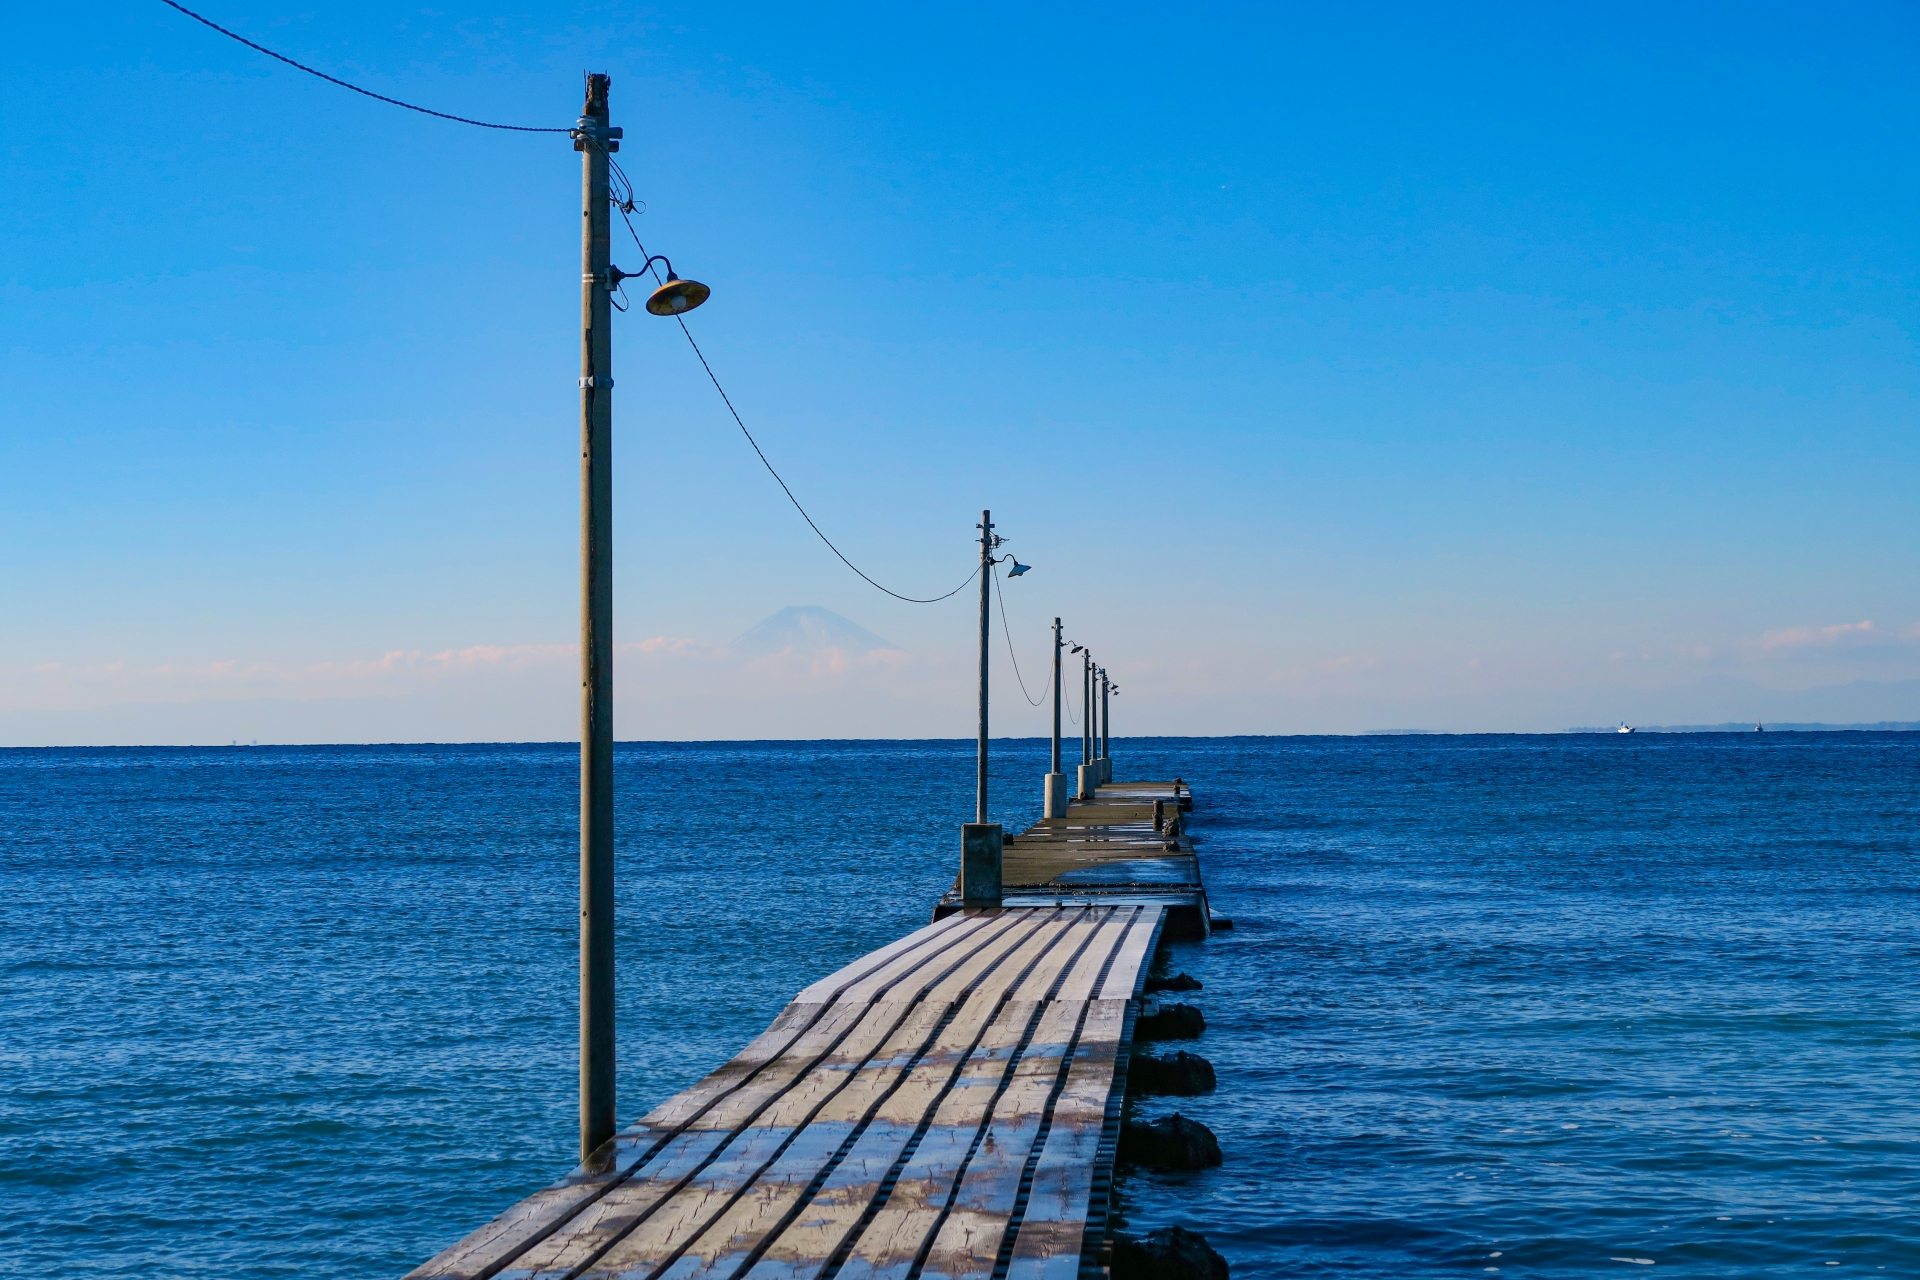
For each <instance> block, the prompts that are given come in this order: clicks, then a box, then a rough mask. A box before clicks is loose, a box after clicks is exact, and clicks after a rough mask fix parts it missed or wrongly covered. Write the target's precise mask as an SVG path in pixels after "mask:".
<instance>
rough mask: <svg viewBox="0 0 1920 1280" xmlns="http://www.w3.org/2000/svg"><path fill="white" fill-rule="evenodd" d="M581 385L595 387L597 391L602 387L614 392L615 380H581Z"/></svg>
mask: <svg viewBox="0 0 1920 1280" xmlns="http://www.w3.org/2000/svg"><path fill="white" fill-rule="evenodd" d="M580 385H581V386H583V387H593V388H595V389H596V390H597V389H599V388H601V387H605V388H606V389H607V390H609V391H611V390H613V379H612V378H582V379H580Z"/></svg>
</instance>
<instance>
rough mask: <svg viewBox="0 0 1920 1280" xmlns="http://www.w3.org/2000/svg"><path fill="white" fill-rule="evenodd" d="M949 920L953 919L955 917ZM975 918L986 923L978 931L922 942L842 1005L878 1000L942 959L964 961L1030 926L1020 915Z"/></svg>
mask: <svg viewBox="0 0 1920 1280" xmlns="http://www.w3.org/2000/svg"><path fill="white" fill-rule="evenodd" d="M947 918H948V919H949V920H951V919H953V917H952V916H949V917H947ZM961 918H962V919H966V918H968V917H964V916H963V917H961ZM972 918H973V919H976V920H984V923H983V924H981V925H980V927H978V928H977V929H973V930H969V931H967V932H965V933H962V934H959V935H941V936H939V937H936V938H934V939H932V940H931V941H928V942H925V943H922V944H921V945H920V946H919V947H916V948H914V949H913V950H912V951H907V952H903V953H901V954H900V955H899V956H897V957H895V959H894V960H893V962H892V963H891V964H887V965H883V966H881V967H880V968H879V969H876V970H874V972H873V973H871V974H869V975H868V976H866V977H865V978H862V979H861V980H860V981H858V982H856V983H854V984H853V985H852V986H850V987H848V988H847V989H846V990H845V991H842V992H841V993H840V994H839V996H837V997H836V999H837V1000H838V1001H839V1002H840V1003H842V1004H856V1003H859V1002H861V1001H866V1000H875V999H878V998H879V997H880V996H881V995H882V994H883V993H885V992H886V991H887V990H888V988H889V987H891V986H892V985H893V984H894V983H896V982H898V981H900V980H901V979H902V978H904V977H906V976H907V975H909V974H912V973H915V972H918V971H919V970H920V969H922V968H923V967H926V966H929V965H933V964H936V963H938V962H939V961H940V960H941V958H942V957H945V958H946V959H947V960H948V961H949V962H952V961H964V960H965V959H967V958H968V957H971V956H974V955H977V954H979V953H980V952H981V951H982V950H986V949H991V948H993V947H994V946H995V945H996V944H997V943H999V942H1000V941H1002V940H1003V939H1004V938H1005V937H1006V934H1007V932H1008V930H1011V929H1018V928H1020V927H1022V926H1023V925H1024V924H1027V923H1029V922H1028V921H1027V920H1026V918H1025V916H1024V915H1023V913H1020V912H1002V913H1001V914H999V915H997V916H986V917H981V916H975V917H972Z"/></svg>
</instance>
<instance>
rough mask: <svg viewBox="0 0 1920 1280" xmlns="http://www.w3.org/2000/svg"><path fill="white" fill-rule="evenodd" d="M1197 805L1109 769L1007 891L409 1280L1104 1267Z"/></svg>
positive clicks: (1065, 1276) (1044, 1271)
mask: <svg viewBox="0 0 1920 1280" xmlns="http://www.w3.org/2000/svg"><path fill="white" fill-rule="evenodd" d="M1156 800H1158V801H1159V802H1160V807H1161V822H1162V828H1163V829H1162V830H1161V831H1160V832H1157V833H1156V832H1155V831H1154V830H1153V825H1152V824H1153V811H1154V801H1156ZM1183 803H1184V804H1187V805H1190V803H1191V801H1190V799H1188V798H1187V793H1186V792H1185V790H1184V788H1181V789H1176V788H1175V786H1174V784H1171V783H1132V784H1126V783H1123V784H1117V785H1110V786H1106V787H1102V788H1100V793H1099V795H1098V796H1096V797H1094V798H1093V799H1092V800H1091V801H1090V802H1089V803H1088V804H1086V805H1084V806H1077V807H1076V811H1072V812H1070V814H1069V817H1068V818H1066V819H1063V820H1057V821H1056V822H1054V823H1052V824H1047V823H1043V824H1040V826H1037V827H1036V828H1034V829H1033V830H1030V831H1029V832H1027V833H1026V834H1025V835H1023V836H1019V837H1015V838H1014V839H1012V840H1009V841H1007V842H1006V853H1005V865H1006V868H1007V884H1008V891H1007V894H1006V897H1005V899H1004V903H1003V905H1002V906H1001V907H998V908H987V909H968V910H964V911H963V910H960V909H959V907H958V905H957V902H953V903H950V902H946V901H943V902H942V903H941V904H940V906H939V908H937V914H936V919H935V920H934V922H933V923H932V924H929V925H928V926H926V927H925V928H923V929H920V930H918V931H917V932H915V933H912V934H909V935H908V936H907V937H905V938H902V939H900V940H899V941H897V942H894V943H892V944H891V945H889V946H886V947H883V948H881V949H880V950H878V951H875V952H873V953H871V954H870V955H867V956H863V957H862V958H860V959H859V960H856V961H854V962H853V963H852V964H850V965H848V966H847V967H845V968H844V969H841V970H840V971H839V972H837V973H835V974H832V975H830V976H829V977H826V978H822V979H821V980H820V981H818V982H816V983H814V984H813V985H812V986H810V987H808V988H807V989H806V990H804V991H802V992H800V994H799V995H797V996H796V997H794V1000H793V1002H792V1003H791V1004H789V1005H788V1006H787V1008H786V1009H785V1010H784V1011H783V1012H782V1013H781V1014H780V1016H779V1017H778V1018H776V1019H775V1020H774V1022H773V1025H772V1026H771V1027H769V1028H768V1029H767V1030H766V1031H765V1032H764V1033H763V1034H762V1035H760V1036H759V1038H757V1039H756V1040H754V1041H753V1042H752V1043H751V1044H749V1045H748V1046H747V1047H746V1048H745V1049H744V1050H742V1051H741V1052H740V1054H739V1056H737V1057H736V1058H734V1059H733V1060H732V1061H731V1062H729V1063H727V1064H726V1065H725V1066H723V1067H721V1068H720V1069H719V1070H717V1071H715V1072H714V1073H713V1074H711V1075H709V1076H708V1077H707V1078H706V1079H705V1080H702V1081H701V1082H700V1083H699V1084H697V1085H695V1086H694V1087H693V1088H691V1089H689V1090H687V1091H686V1092H684V1093H682V1094H680V1095H678V1096H677V1097H674V1098H671V1099H669V1100H668V1101H666V1102H665V1103H663V1104H661V1105H660V1106H659V1107H656V1108H655V1109H654V1110H653V1111H652V1112H650V1113H648V1115H647V1116H645V1117H644V1118H643V1119H642V1120H640V1121H639V1123H637V1124H635V1125H633V1126H631V1127H630V1128H628V1129H625V1130H623V1131H621V1132H620V1133H619V1134H617V1135H616V1136H615V1137H614V1138H613V1139H612V1140H611V1141H610V1142H608V1143H607V1144H606V1145H605V1146H603V1147H602V1148H600V1150H599V1151H597V1152H595V1153H594V1156H593V1157H592V1158H591V1159H589V1160H587V1161H586V1162H584V1163H583V1164H581V1165H580V1166H579V1167H578V1168H576V1169H575V1170H574V1171H573V1172H572V1173H571V1174H569V1175H568V1176H566V1177H565V1178H562V1179H561V1180H560V1181H559V1182H556V1183H554V1184H553V1185H551V1186H549V1187H547V1188H546V1189H544V1190H542V1191H540V1192H537V1193H536V1194H534V1195H533V1196H531V1197H529V1198H528V1199H526V1200H524V1201H522V1202H521V1203H519V1204H517V1205H515V1206H513V1207H512V1208H510V1209H508V1210H507V1211H506V1212H505V1213H503V1214H501V1215H500V1216H499V1217H497V1218H496V1219H494V1220H493V1221H492V1222H490V1223H488V1224H487V1225H486V1226H484V1227H482V1228H481V1229H480V1230H478V1231H475V1232H474V1233H473V1234H472V1235H469V1236H468V1237H466V1238H465V1239H463V1240H461V1241H459V1242H458V1243H457V1244H454V1245H453V1246H452V1247H450V1248H448V1249H446V1250H445V1251H444V1252H442V1253H441V1254H439V1255H438V1256H437V1257H435V1258H433V1259H432V1260H431V1261H429V1262H427V1263H425V1264H423V1265H422V1266H420V1267H418V1268H416V1269H415V1270H414V1271H412V1272H410V1273H408V1280H456V1278H459V1280H490V1278H493V1277H501V1278H504V1280H563V1278H564V1280H576V1278H579V1277H623V1278H624V1280H815V1278H818V1280H948V1278H953V1280H958V1278H960V1277H968V1278H977V1280H1001V1278H1002V1277H1005V1278H1007V1280H1080V1278H1082V1277H1085V1278H1087V1280H1092V1278H1093V1277H1097V1276H1099V1275H1101V1273H1102V1271H1103V1269H1104V1265H1105V1262H1106V1251H1107V1249H1108V1246H1109V1241H1108V1232H1107V1221H1108V1202H1107V1201H1108V1194H1109V1188H1110V1185H1111V1179H1112V1174H1113V1162H1114V1151H1115V1145H1116V1141H1117V1139H1118V1136H1119V1127H1120V1116H1121V1108H1122V1103H1123V1101H1124V1098H1125V1093H1126V1071H1127V1062H1128V1058H1129V1054H1130V1052H1131V1048H1132V1040H1133V1028H1134V1022H1135V1018H1136V1017H1137V1015H1138V1012H1139V1008H1140V1000H1141V995H1142V988H1143V983H1144V981H1145V978H1146V972H1147V967H1148V965H1149V963H1150V962H1151V959H1152V956H1153V952H1154V949H1155V947H1156V945H1157V944H1158V942H1159V941H1160V938H1161V936H1162V933H1163V930H1165V929H1167V928H1168V927H1169V925H1170V923H1171V922H1172V921H1173V917H1174V915H1175V914H1176V913H1180V914H1182V915H1184V916H1187V917H1189V920H1190V919H1191V917H1192V913H1193V912H1195V911H1196V910H1197V911H1198V923H1197V925H1191V924H1189V925H1188V926H1186V928H1192V927H1197V928H1198V930H1199V931H1200V932H1202V933H1204V931H1205V930H1206V927H1207V925H1206V919H1207V918H1206V897H1205V892H1204V890H1203V889H1202V888H1201V887H1200V875H1199V869H1198V866H1197V863H1196V862H1195V859H1194V856H1193V848H1192V843H1191V841H1190V840H1187V839H1186V838H1185V837H1184V836H1183V835H1181V834H1179V831H1180V827H1181V824H1180V823H1179V822H1178V821H1177V815H1178V814H1179V812H1180V810H1181V808H1182V805H1183ZM1169 811H1171V812H1172V813H1173V814H1174V815H1175V819H1174V820H1173V821H1171V822H1169V820H1168V818H1167V814H1168V812H1169ZM1142 814H1144V815H1145V816H1144V818H1143V817H1142V816H1141V815H1142ZM1042 828H1045V829H1044V830H1043V829H1042ZM1155 836H1157V837H1158V838H1157V839H1155V838H1151V837H1155ZM1155 867H1157V868H1158V870H1155V869H1154V868H1155ZM1016 868H1018V870H1017V871H1016ZM1016 883H1017V884H1018V885H1019V887H1018V889H1016V888H1015V887H1014V886H1015V885H1016ZM1186 928H1183V930H1182V931H1183V932H1184V931H1186Z"/></svg>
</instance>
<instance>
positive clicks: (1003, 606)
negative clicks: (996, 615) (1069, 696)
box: [993, 573, 1047, 707]
mask: <svg viewBox="0 0 1920 1280" xmlns="http://www.w3.org/2000/svg"><path fill="white" fill-rule="evenodd" d="M993 598H994V599H995V600H998V601H999V602H1000V631H1001V634H1003V635H1005V636H1006V638H1007V659H1008V660H1009V661H1010V662H1012V663H1013V678H1014V679H1015V680H1018V681H1019V682H1020V696H1021V697H1023V698H1025V699H1026V700H1027V705H1028V706H1030V707H1037V706H1039V705H1040V704H1041V703H1042V702H1045V701H1046V700H1047V691H1046V690H1045V689H1041V690H1040V696H1039V697H1038V698H1036V697H1034V696H1033V695H1032V694H1030V693H1028V692H1027V680H1026V677H1025V676H1023V675H1021V674H1020V659H1019V658H1017V657H1015V656H1014V652H1013V628H1012V627H1010V626H1008V625H1007V598H1006V596H1005V595H1003V594H1002V593H1001V591H1000V575H999V574H997V573H996V574H994V575H993Z"/></svg>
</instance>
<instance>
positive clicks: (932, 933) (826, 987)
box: [792, 916, 985, 1004]
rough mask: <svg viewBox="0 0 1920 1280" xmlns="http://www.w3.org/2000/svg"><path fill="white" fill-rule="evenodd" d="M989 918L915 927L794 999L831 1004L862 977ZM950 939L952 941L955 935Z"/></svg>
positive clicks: (964, 918) (949, 919)
mask: <svg viewBox="0 0 1920 1280" xmlns="http://www.w3.org/2000/svg"><path fill="white" fill-rule="evenodd" d="M983 923H985V921H984V920H983V919H982V918H981V917H979V916H948V917H947V918H946V919H944V920H936V921H934V922H933V923H932V924H930V925H927V926H926V927H924V928H920V929H915V930H914V931H913V932H912V933H910V934H908V935H907V936H906V937H904V938H901V939H899V940H898V941H896V942H889V943H888V944H887V945H886V946H884V947H882V948H880V949H879V950H878V951H870V952H868V953H867V954H866V955H864V956H861V957H860V958H859V959H858V960H855V961H854V962H853V963H852V964H849V965H846V966H844V967H843V968H840V969H836V970H835V971H834V972H832V973H830V974H828V975H827V976H826V977H824V978H822V979H820V981H818V982H816V983H814V984H813V985H812V986H810V987H808V988H807V989H806V990H804V991H802V992H801V993H800V994H799V995H797V996H795V997H794V998H793V1001H792V1003H794V1004H831V1003H832V1002H833V1000H834V997H836V996H838V995H839V994H840V993H841V992H842V991H844V990H845V989H846V988H848V987H850V986H852V985H853V984H854V983H855V982H857V981H859V980H860V979H861V978H864V977H866V976H867V975H868V974H871V973H872V972H874V971H875V970H876V969H880V968H882V967H884V966H885V965H887V964H888V963H889V962H890V961H892V960H893V959H895V958H896V957H898V956H900V955H902V954H904V953H906V952H908V951H913V950H916V949H918V948H919V947H921V946H923V945H925V944H926V943H928V942H930V941H932V940H934V939H936V938H941V937H945V936H948V935H963V934H966V933H969V932H971V931H972V930H974V929H977V928H979V927H980V925H981V924H983ZM949 940H952V939H951V938H950V939H949Z"/></svg>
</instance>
